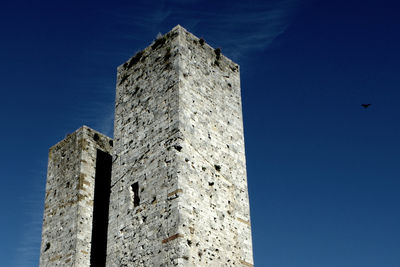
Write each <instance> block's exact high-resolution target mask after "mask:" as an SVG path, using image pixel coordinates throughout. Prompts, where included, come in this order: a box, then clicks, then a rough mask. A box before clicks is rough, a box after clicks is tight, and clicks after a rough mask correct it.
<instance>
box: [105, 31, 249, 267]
mask: <svg viewBox="0 0 400 267" xmlns="http://www.w3.org/2000/svg"><path fill="white" fill-rule="evenodd" d="M241 113H242V111H241V98H240V77H239V67H238V65H236V64H235V63H233V62H232V61H230V60H229V59H227V58H226V57H224V56H223V55H222V54H221V53H220V50H214V49H213V48H211V47H210V46H208V45H207V44H205V43H204V41H203V40H199V39H198V38H197V37H195V36H193V35H192V34H190V33H188V32H187V31H186V30H185V29H183V28H182V27H180V26H177V27H175V28H174V29H173V30H172V31H171V32H169V33H168V34H166V35H165V36H163V37H161V38H159V39H157V40H156V41H155V42H154V43H153V44H152V45H151V46H149V47H148V48H146V49H145V50H143V51H142V52H139V53H138V54H137V55H135V56H134V57H133V58H131V59H130V60H129V61H128V62H126V63H125V64H123V65H121V66H120V67H119V68H118V78H117V94H116V111H115V124H114V127H115V130H114V140H115V147H114V149H115V150H114V160H113V173H112V182H111V198H110V217H109V234H108V249H107V266H252V262H253V259H252V247H251V246H252V245H251V229H250V215H249V202H248V194H247V178H246V166H245V154H244V139H243V125H242V114H241Z"/></svg>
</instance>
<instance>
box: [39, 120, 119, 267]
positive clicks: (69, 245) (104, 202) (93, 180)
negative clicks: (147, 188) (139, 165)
mask: <svg viewBox="0 0 400 267" xmlns="http://www.w3.org/2000/svg"><path fill="white" fill-rule="evenodd" d="M111 147H112V140H111V139H110V138H108V137H106V136H104V135H102V134H101V133H99V132H96V131H94V130H92V129H90V128H88V127H86V126H83V127H81V128H80V129H78V130H77V131H75V132H74V133H72V134H70V135H68V136H67V137H66V138H65V139H64V140H63V141H61V142H59V143H58V144H56V145H54V146H53V147H51V148H50V150H49V163H48V170H47V183H46V197H45V208H44V219H43V229H42V245H41V251H40V266H91V261H92V263H93V262H96V261H105V252H104V251H105V250H106V246H107V245H106V244H107V243H106V240H107V220H108V204H109V199H108V198H107V196H109V193H108V192H109V187H110V179H111V155H110V151H111ZM102 251H103V252H102ZM91 255H92V256H93V257H91ZM101 257H103V259H102V258H101ZM93 266H95V265H93ZM103 266H104V265H103Z"/></svg>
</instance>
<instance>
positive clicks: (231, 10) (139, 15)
mask: <svg viewBox="0 0 400 267" xmlns="http://www.w3.org/2000/svg"><path fill="white" fill-rule="evenodd" d="M174 3H180V4H178V5H176V4H175V5H174ZM298 3H299V0H273V1H251V2H250V3H244V2H237V3H236V2H233V3H230V4H229V5H227V4H225V5H222V4H220V5H218V4H210V2H204V1H197V0H194V1H190V2H185V3H184V2H182V1H180V0H164V1H160V2H159V3H158V5H157V6H152V5H148V4H138V5H136V6H135V8H133V7H132V8H131V9H129V8H127V9H126V10H125V12H124V13H118V14H114V15H115V21H116V23H117V24H118V25H122V27H120V29H121V31H119V33H118V34H120V35H119V36H120V37H121V38H127V39H135V40H140V39H141V38H143V36H142V35H141V34H138V33H143V34H144V35H148V33H149V32H151V33H152V34H154V32H158V31H160V29H163V30H165V31H167V30H169V29H170V27H172V26H174V25H175V24H178V23H179V24H181V25H182V26H184V27H186V28H188V30H190V31H192V32H194V33H201V34H202V37H205V39H206V41H211V42H212V43H215V45H218V46H219V47H222V48H223V52H225V53H226V54H227V55H228V56H231V57H234V58H236V59H237V58H240V57H242V56H246V54H247V53H248V52H251V51H254V50H258V49H266V48H267V47H268V46H269V45H270V44H271V43H272V42H273V41H274V40H275V39H276V38H277V37H278V36H279V35H281V34H282V33H284V32H285V30H286V29H287V27H288V26H289V25H290V23H291V21H292V19H293V16H294V14H295V12H296V10H297V6H298ZM207 4H208V5H209V6H210V7H209V8H203V7H204V6H205V5H207ZM167 27H168V28H167ZM133 33H136V34H133Z"/></svg>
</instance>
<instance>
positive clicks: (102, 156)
mask: <svg viewBox="0 0 400 267" xmlns="http://www.w3.org/2000/svg"><path fill="white" fill-rule="evenodd" d="M111 165H112V157H111V155H110V154H108V153H106V152H103V151H101V150H99V149H97V157H96V174H95V179H94V180H95V184H94V201H93V228H92V247H91V251H90V266H92V267H103V266H104V267H105V266H106V255H107V229H108V207H109V204H110V190H111Z"/></svg>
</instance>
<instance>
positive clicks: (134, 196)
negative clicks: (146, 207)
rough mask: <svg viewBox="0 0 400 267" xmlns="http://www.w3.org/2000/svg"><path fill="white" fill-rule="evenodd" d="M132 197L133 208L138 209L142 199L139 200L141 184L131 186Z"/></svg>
mask: <svg viewBox="0 0 400 267" xmlns="http://www.w3.org/2000/svg"><path fill="white" fill-rule="evenodd" d="M131 197H132V201H133V206H134V207H137V206H139V205H140V198H139V182H136V183H134V184H133V185H131Z"/></svg>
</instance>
